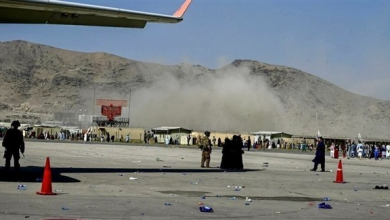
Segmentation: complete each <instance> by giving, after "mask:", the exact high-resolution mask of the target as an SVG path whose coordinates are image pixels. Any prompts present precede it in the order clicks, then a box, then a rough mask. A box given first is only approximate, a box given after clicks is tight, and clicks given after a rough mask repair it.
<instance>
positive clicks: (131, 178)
mask: <svg viewBox="0 0 390 220" xmlns="http://www.w3.org/2000/svg"><path fill="white" fill-rule="evenodd" d="M137 179H138V178H135V177H132V176H131V177H130V178H129V180H137Z"/></svg>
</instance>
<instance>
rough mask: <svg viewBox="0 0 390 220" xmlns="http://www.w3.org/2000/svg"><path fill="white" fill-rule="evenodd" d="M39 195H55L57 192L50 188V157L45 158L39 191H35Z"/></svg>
mask: <svg viewBox="0 0 390 220" xmlns="http://www.w3.org/2000/svg"><path fill="white" fill-rule="evenodd" d="M37 194H39V195H57V193H53V192H52V188H51V170H50V159H49V157H47V158H46V166H45V171H44V173H43V181H42V188H41V191H40V192H37Z"/></svg>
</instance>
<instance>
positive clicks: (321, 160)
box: [310, 137, 325, 172]
mask: <svg viewBox="0 0 390 220" xmlns="http://www.w3.org/2000/svg"><path fill="white" fill-rule="evenodd" d="M313 162H314V167H313V169H311V170H310V171H316V170H317V167H318V164H321V172H325V144H324V139H323V138H322V137H318V140H317V150H316V156H315V158H314V159H313Z"/></svg>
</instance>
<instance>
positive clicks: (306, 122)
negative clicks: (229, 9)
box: [0, 41, 390, 138]
mask: <svg viewBox="0 0 390 220" xmlns="http://www.w3.org/2000/svg"><path fill="white" fill-rule="evenodd" d="M0 80H1V81H2V82H3V83H1V84H0V89H1V91H3V92H2V93H1V96H0V108H1V111H2V113H3V114H2V115H3V116H4V117H7V115H8V117H10V115H17V116H16V117H22V116H21V115H38V116H39V117H41V118H42V120H47V119H50V118H52V114H53V113H55V112H64V111H72V112H77V113H84V114H92V113H95V114H97V113H99V111H100V109H99V107H98V106H95V107H93V103H94V102H93V100H94V97H95V98H109V99H126V100H128V99H129V96H130V95H129V94H130V89H131V98H130V106H131V107H130V113H129V112H128V108H125V109H124V111H123V114H122V115H123V116H124V117H128V115H129V114H130V118H131V126H142V127H147V128H150V127H156V126H183V127H188V128H191V129H204V128H205V129H208V130H212V131H214V130H219V131H238V132H244V133H247V132H248V131H258V130H283V131H285V132H291V133H294V134H309V135H315V134H316V133H317V130H320V132H321V134H322V135H324V136H342V137H349V138H355V137H356V136H357V134H358V133H361V134H362V136H363V137H372V138H374V137H375V138H390V134H388V132H387V130H386V129H387V127H388V125H389V122H390V118H389V116H388V115H389V114H388V113H389V111H390V103H389V102H388V101H382V100H377V99H373V98H369V97H364V96H360V95H356V94H353V93H350V92H348V91H346V90H343V89H342V88H340V87H337V86H335V85H333V84H331V83H329V82H327V81H325V80H322V79H320V78H318V77H316V76H314V75H311V74H309V73H305V72H302V71H299V70H296V69H292V68H288V67H284V66H275V65H269V64H265V63H260V62H257V61H250V60H236V61H234V62H233V63H232V64H230V65H228V66H226V67H224V68H221V69H217V70H211V69H207V68H204V67H202V66H199V65H189V64H180V65H177V66H165V65H159V64H153V63H143V62H138V61H134V60H129V59H125V58H121V57H118V56H114V55H110V54H106V53H79V52H72V51H67V50H61V49H57V48H53V47H49V46H44V45H38V44H34V43H29V42H24V41H11V42H3V43H0ZM94 90H95V92H94Z"/></svg>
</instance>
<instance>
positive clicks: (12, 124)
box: [11, 120, 20, 128]
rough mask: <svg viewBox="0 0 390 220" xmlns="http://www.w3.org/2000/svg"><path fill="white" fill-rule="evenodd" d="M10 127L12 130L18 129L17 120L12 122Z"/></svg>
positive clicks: (18, 123)
mask: <svg viewBox="0 0 390 220" xmlns="http://www.w3.org/2000/svg"><path fill="white" fill-rule="evenodd" d="M11 127H14V128H17V127H20V122H19V121H18V120H16V121H13V122H12V123H11Z"/></svg>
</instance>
